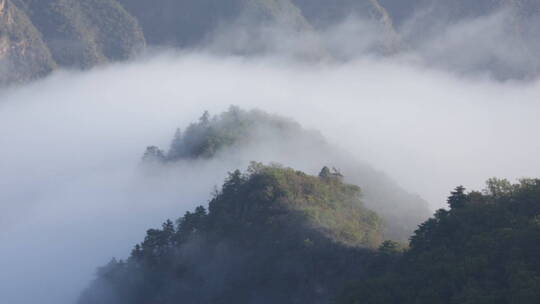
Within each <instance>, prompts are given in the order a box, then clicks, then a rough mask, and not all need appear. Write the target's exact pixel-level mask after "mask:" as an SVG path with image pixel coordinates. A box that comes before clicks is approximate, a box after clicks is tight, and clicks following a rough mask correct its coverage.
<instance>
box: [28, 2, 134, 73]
mask: <svg viewBox="0 0 540 304" xmlns="http://www.w3.org/2000/svg"><path fill="white" fill-rule="evenodd" d="M18 2H20V3H21V6H22V8H23V9H24V11H25V12H26V13H27V15H28V16H29V18H30V20H32V23H33V24H34V25H35V26H36V28H38V29H39V30H40V32H41V33H42V36H43V39H44V41H45V43H46V44H47V46H48V47H49V49H50V50H51V53H52V55H53V58H54V59H55V61H56V62H57V63H58V64H59V65H61V66H68V67H80V68H88V67H91V66H94V65H96V64H99V63H103V62H107V61H111V60H122V59H126V58H128V57H129V56H130V55H131V54H132V53H133V52H135V51H136V50H137V49H138V48H140V47H142V46H143V45H144V37H143V34H142V31H141V30H140V28H139V25H138V23H137V21H136V20H135V19H134V18H133V17H131V16H130V15H129V14H128V13H127V12H126V11H125V10H124V9H123V8H122V6H121V5H120V4H119V3H118V2H116V0H84V1H82V0H18Z"/></svg>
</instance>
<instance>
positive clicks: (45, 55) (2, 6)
mask: <svg viewBox="0 0 540 304" xmlns="http://www.w3.org/2000/svg"><path fill="white" fill-rule="evenodd" d="M55 67H56V64H55V62H54V61H53V59H52V56H51V53H50V52H49V50H48V48H47V46H46V45H45V43H44V42H43V40H42V37H41V35H40V33H39V31H38V30H37V29H36V28H35V27H34V26H33V25H32V23H31V22H30V20H29V19H28V18H27V16H26V15H25V14H24V12H22V11H21V10H20V9H19V8H18V7H17V6H15V5H14V4H13V3H12V2H10V1H9V0H0V85H5V84H8V83H18V82H25V81H28V80H32V79H35V78H39V77H41V76H44V75H46V74H48V73H50V72H51V71H52V70H53V69H54V68H55Z"/></svg>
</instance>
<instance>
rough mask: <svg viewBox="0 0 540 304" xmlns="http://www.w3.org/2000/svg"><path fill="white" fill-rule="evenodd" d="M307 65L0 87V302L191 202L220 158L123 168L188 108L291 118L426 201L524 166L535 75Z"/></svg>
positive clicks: (161, 141) (209, 184) (132, 238)
mask: <svg viewBox="0 0 540 304" xmlns="http://www.w3.org/2000/svg"><path fill="white" fill-rule="evenodd" d="M341 26H342V27H348V26H349V27H348V29H349V30H350V31H353V32H354V26H351V25H347V24H344V25H341ZM339 32H340V33H342V31H339ZM452 35H455V34H452ZM334 37H337V36H334ZM370 39H371V38H370ZM374 39H376V38H374ZM339 40H343V39H339ZM291 43H292V42H291ZM444 43H446V44H452V43H453V42H451V41H449V40H447V39H445V40H444ZM332 44H333V43H332ZM333 45H336V44H333ZM364 45H365V46H369V45H372V44H370V43H367V42H366V43H365V44H364ZM441 45H445V44H441ZM355 47H356V46H354V45H351V46H350V49H351V50H352V51H350V53H355V52H357V51H356V50H355ZM359 48H364V46H362V45H360V46H359ZM426 49H428V53H429V54H435V55H436V56H439V55H437V52H434V51H432V50H429V47H427V48H426ZM342 51H343V52H349V51H347V50H346V49H342ZM435 55H434V56H435ZM343 56H344V57H347V56H345V55H343ZM465 57H467V56H465ZM439 58H443V59H441V60H444V58H445V57H444V56H442V57H440V56H439ZM308 62H309V61H308ZM308 62H306V61H303V62H298V61H296V60H295V59H291V58H288V59H284V58H283V57H281V56H267V57H264V58H261V57H249V58H248V57H235V56H227V57H223V56H217V55H209V54H208V53H199V54H193V53H180V54H178V53H168V54H160V55H153V56H149V57H146V58H140V59H139V60H137V61H134V62H129V63H124V64H115V65H109V66H107V67H103V68H98V69H95V70H92V71H89V72H85V73H80V72H66V71H64V72H58V73H55V74H54V75H52V76H51V77H48V78H47V79H44V80H41V81H38V82H35V83H32V84H29V85H26V86H22V87H18V88H11V89H6V90H4V91H1V92H0V146H1V147H2V151H1V152H0V159H1V161H0V204H1V207H2V212H1V213H0V244H2V245H0V250H1V251H2V253H3V254H2V259H0V269H2V272H0V283H1V284H0V294H1V295H2V297H3V298H2V300H3V301H6V302H9V303H10V304H19V303H20V304H23V303H24V304H27V303H34V302H39V303H43V304H48V303H56V304H57V303H73V301H74V300H75V299H76V297H77V295H78V293H79V292H80V290H81V289H82V288H83V287H84V286H85V285H86V284H87V282H88V280H90V279H91V277H92V274H93V271H94V268H95V266H97V265H101V264H103V263H105V262H106V261H107V259H109V258H111V257H112V256H117V257H120V258H122V257H125V256H126V254H127V253H128V252H129V250H130V248H131V246H132V245H133V244H135V243H136V242H138V241H140V239H141V237H142V236H143V233H144V231H145V229H146V228H149V227H155V226H158V225H159V224H160V223H161V222H162V221H163V220H165V219H166V218H171V217H172V218H175V217H178V216H180V215H182V213H183V212H185V211H186V210H190V209H191V208H193V207H194V206H195V205H199V204H204V203H205V202H206V201H207V199H208V198H209V197H210V193H211V191H212V188H213V186H214V185H219V184H220V183H221V181H222V180H223V178H224V177H225V174H226V171H227V170H230V169H231V168H230V167H231V164H230V163H226V162H220V161H219V160H216V161H215V162H214V163H197V162H196V163H184V164H180V166H183V167H182V168H181V169H180V170H176V171H175V172H176V173H174V174H173V176H168V177H167V176H165V177H167V178H164V176H156V177H153V178H152V177H150V178H148V177H144V176H143V175H141V172H140V170H139V168H138V165H139V162H140V158H141V156H142V153H143V151H144V149H145V147H146V146H147V145H152V144H155V145H159V146H162V147H166V146H167V145H168V143H169V140H170V138H171V136H172V134H173V132H174V130H175V129H176V128H177V127H185V126H186V125H187V124H188V123H189V122H191V121H193V120H195V119H197V118H198V117H199V116H200V114H201V113H202V112H203V111H204V110H209V111H210V112H211V113H219V112H221V111H223V110H226V109H227V108H228V107H229V106H230V105H231V104H234V105H238V106H240V107H243V108H246V109H252V108H259V109H261V110H265V111H268V112H271V113H276V114H280V115H284V116H288V117H291V118H293V119H295V120H297V121H298V122H300V123H301V124H302V125H303V126H305V127H307V128H310V129H316V130H320V131H321V132H322V134H323V135H324V136H325V137H326V138H328V139H329V141H330V142H331V143H333V144H334V145H336V146H337V147H339V148H341V149H344V150H346V151H347V152H348V153H350V154H352V155H354V157H355V158H357V159H361V160H364V161H366V162H368V163H370V164H372V165H373V166H374V167H375V168H377V169H379V170H382V171H384V172H386V173H387V174H389V175H390V176H392V177H393V178H394V179H395V180H396V181H397V182H398V183H399V184H400V185H401V186H403V187H404V188H405V189H407V190H408V191H409V192H412V193H418V194H419V195H421V196H422V197H423V198H425V199H426V200H428V201H429V202H430V204H431V207H432V208H433V209H435V208H439V207H442V206H444V200H445V197H446V196H447V194H448V192H449V191H450V190H451V189H452V188H453V187H455V186H457V185H460V184H463V185H464V186H466V187H468V188H470V189H479V188H482V186H483V182H484V181H485V180H486V179H487V178H489V177H492V176H498V177H506V178H509V179H516V178H520V177H525V176H533V177H534V176H538V174H539V172H540V160H539V159H538V157H537V155H538V153H539V152H540V143H539V142H538V141H537V140H536V137H535V135H536V132H537V131H538V130H540V120H539V119H538V117H539V115H540V104H539V103H538V98H539V97H540V82H539V81H537V80H529V81H526V82H525V81H517V80H516V81H497V80H493V79H491V78H490V77H489V76H485V75H484V76H482V75H481V74H466V75H462V74H461V75H460V74H455V73H453V72H448V70H447V69H436V68H430V66H433V65H429V64H424V63H422V62H421V63H418V64H416V63H414V62H415V61H414V60H411V59H410V58H406V57H403V56H396V57H391V58H384V59H383V58H380V57H377V56H371V55H369V56H355V58H348V59H347V60H346V61H342V62H340V63H337V62H335V61H333V62H331V63H330V61H323V62H317V63H313V62H311V63H308ZM435 66H437V65H435ZM450 70H452V69H450ZM266 157H267V156H266ZM254 160H257V159H254ZM285 165H289V166H294V164H285ZM309 173H317V172H309ZM171 174H172V173H171Z"/></svg>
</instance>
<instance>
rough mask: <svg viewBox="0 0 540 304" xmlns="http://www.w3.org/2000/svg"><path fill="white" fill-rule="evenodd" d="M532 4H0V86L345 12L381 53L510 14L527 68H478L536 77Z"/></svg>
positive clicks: (386, 0) (178, 0) (298, 28)
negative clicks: (370, 33)
mask: <svg viewBox="0 0 540 304" xmlns="http://www.w3.org/2000/svg"><path fill="white" fill-rule="evenodd" d="M538 3H539V2H538V1H536V0H481V1H466V0H453V1H446V0H411V1H402V0H359V1H357V0H335V1H326V0H156V1H146V0H84V1H83V0H0V84H9V83H17V82H25V81H29V80H32V79H37V78H40V77H43V76H45V75H47V74H49V73H50V72H51V71H54V70H55V69H57V68H59V67H63V68H82V69H87V68H90V67H93V66H95V65H99V64H103V63H106V62H111V61H119V60H125V59H127V58H130V57H131V56H132V55H133V54H137V53H139V52H140V51H141V50H144V49H145V46H150V47H174V48H180V49H197V48H203V47H205V46H208V44H209V41H211V40H212V39H213V38H215V37H216V36H219V34H220V33H221V34H222V33H223V32H226V31H227V29H229V28H231V27H232V28H236V29H240V30H241V31H247V32H249V31H251V30H253V29H256V28H258V27H260V26H274V25H278V26H279V28H286V29H288V30H289V31H291V32H293V33H309V34H315V35H318V33H321V32H324V31H325V30H326V29H328V28H331V27H332V26H334V25H336V24H339V23H341V22H343V21H344V20H346V19H347V18H348V17H351V16H355V17H359V18H361V19H362V20H369V21H371V22H373V23H376V24H379V25H380V26H379V27H378V30H377V33H374V34H375V35H378V36H380V40H382V41H384V43H383V47H382V49H381V50H380V51H383V53H388V52H389V51H390V53H396V52H399V51H407V50H408V49H411V48H412V49H414V47H415V45H417V44H420V45H421V42H420V43H419V41H418V40H422V38H421V37H424V36H430V37H431V36H433V37H434V38H436V37H438V36H439V35H440V34H441V33H440V29H441V25H444V24H446V25H451V24H459V23H460V22H465V21H467V20H471V19H472V18H481V17H486V16H489V15H491V14H496V13H497V12H500V11H501V10H507V11H509V12H510V15H511V22H509V23H510V24H509V25H508V29H507V33H506V34H505V35H506V36H507V37H508V38H509V39H511V41H513V43H515V44H516V46H517V48H516V50H514V51H515V52H517V53H518V55H520V56H522V57H524V58H530V64H528V65H527V66H528V70H527V71H521V70H520V69H519V68H512V66H509V65H508V64H506V65H502V64H500V63H499V64H498V63H495V62H492V61H493V60H494V59H492V58H491V57H490V56H488V55H486V56H485V58H484V59H483V61H482V62H484V63H483V64H484V65H486V66H487V67H488V68H490V69H493V70H497V68H498V69H500V70H501V71H500V74H502V75H507V76H509V75H514V74H516V75H517V76H519V75H520V74H527V73H528V74H533V75H535V74H534V73H536V72H538V69H539V65H540V64H539V63H538V61H536V59H535V58H536V56H533V54H535V52H536V51H537V50H539V49H540V39H538V35H537V34H536V32H535V29H536V28H537V24H538V19H539V16H540V5H539V4H538ZM433 31H439V32H433ZM244 34H245V33H244ZM260 35H262V36H265V35H272V33H271V32H264V31H261V32H257V34H256V35H252V36H249V37H252V38H253V39H250V42H249V43H245V42H240V41H241V40H242V39H227V40H228V41H227V43H229V44H233V45H229V46H228V47H227V49H228V50H226V52H240V53H242V54H246V53H251V52H260V51H263V50H261V49H260V47H259V48H258V47H257V46H256V44H257V43H258V42H256V41H259V40H261V41H265V40H266V39H267V38H268V39H267V40H269V41H273V40H272V37H258V36H260ZM255 37H257V38H258V39H259V40H256V39H255ZM251 40H253V41H251ZM235 41H236V42H235ZM259 42H260V41H259ZM235 43H239V44H240V45H234V44H235ZM276 43H277V42H276ZM229 48H230V50H229ZM377 49H378V48H377ZM328 52H329V50H327V47H325V46H324V43H314V44H313V45H312V46H311V47H310V48H308V49H307V50H305V51H304V53H305V54H303V55H304V56H307V55H309V56H308V57H325V58H326V57H327V56H328V55H330V57H332V56H333V55H332V54H328ZM337 57H339V56H337ZM513 69H514V70H513ZM522 76H523V75H522Z"/></svg>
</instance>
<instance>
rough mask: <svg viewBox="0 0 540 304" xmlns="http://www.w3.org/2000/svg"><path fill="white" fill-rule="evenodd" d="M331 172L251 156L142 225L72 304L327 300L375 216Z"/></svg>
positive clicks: (358, 261)
mask: <svg viewBox="0 0 540 304" xmlns="http://www.w3.org/2000/svg"><path fill="white" fill-rule="evenodd" d="M359 194H360V189H359V188H358V187H357V186H353V185H348V184H345V183H343V181H342V176H341V175H340V174H339V173H338V172H332V171H331V170H330V169H328V168H326V167H325V168H323V169H322V170H321V173H320V174H319V176H309V175H307V174H305V173H303V172H300V171H296V170H293V169H291V168H284V167H279V166H264V165H262V164H259V163H252V164H251V165H250V167H249V168H248V170H247V172H246V173H241V172H240V171H238V170H237V171H235V172H233V173H231V174H230V175H229V177H228V178H227V180H226V181H225V183H224V184H223V187H222V188H221V190H219V191H217V193H216V194H215V195H214V197H213V198H212V200H211V201H210V203H209V205H208V211H207V210H206V208H205V207H203V206H201V207H198V208H196V209H195V210H194V211H193V212H187V213H186V214H185V215H184V216H183V217H181V218H180V219H178V220H177V221H175V222H172V221H167V222H165V223H164V224H163V227H162V229H151V230H148V232H147V235H146V238H145V239H144V241H143V242H142V243H141V244H139V245H137V246H135V249H134V250H133V251H132V253H131V256H130V257H129V259H127V260H126V261H117V260H113V261H111V262H110V263H109V264H108V265H106V266H105V267H102V268H100V270H99V271H98V278H97V279H96V281H95V282H94V283H93V284H92V285H91V286H90V288H89V289H88V290H86V291H85V292H84V293H83V295H82V297H81V299H80V301H79V303H80V304H93V303H96V304H97V303H100V304H106V303H131V304H135V303H177V302H179V301H181V302H187V303H307V302H309V303H329V301H331V299H333V298H334V297H335V296H336V295H337V294H338V293H339V291H340V290H341V288H342V286H343V285H344V284H345V283H346V282H347V281H348V280H351V279H353V278H354V277H356V276H358V275H361V273H362V272H363V271H364V270H363V269H364V264H365V263H366V261H367V260H368V259H369V258H370V257H371V254H370V253H369V251H368V248H376V247H377V246H378V245H379V244H380V243H381V242H382V222H381V220H380V218H379V217H378V216H377V215H376V214H375V213H374V212H372V211H370V210H368V209H366V208H365V207H364V206H363V204H362V202H361V201H360V199H359Z"/></svg>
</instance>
